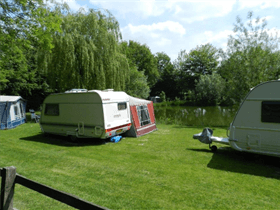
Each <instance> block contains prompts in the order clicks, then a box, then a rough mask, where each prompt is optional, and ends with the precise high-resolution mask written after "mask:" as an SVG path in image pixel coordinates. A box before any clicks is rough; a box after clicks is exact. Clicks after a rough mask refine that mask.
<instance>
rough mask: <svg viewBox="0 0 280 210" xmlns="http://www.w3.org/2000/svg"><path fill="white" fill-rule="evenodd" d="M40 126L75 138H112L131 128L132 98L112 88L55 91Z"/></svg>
mask: <svg viewBox="0 0 280 210" xmlns="http://www.w3.org/2000/svg"><path fill="white" fill-rule="evenodd" d="M40 126H41V130H42V132H43V133H51V134H57V135H63V136H70V137H71V138H72V140H75V139H76V138H89V137H90V138H102V139H105V138H108V137H112V136H115V135H117V134H121V133H124V132H126V131H127V130H129V129H130V127H131V120H130V107H129V97H128V95H127V94H126V93H125V92H121V91H113V90H111V89H108V90H103V91H100V90H90V91H87V90H84V89H82V90H81V91H79V90H77V89H74V90H73V91H66V92H65V93H58V94H52V95H49V96H48V97H47V98H46V99H45V100H44V103H43V109H42V114H41V118H40Z"/></svg>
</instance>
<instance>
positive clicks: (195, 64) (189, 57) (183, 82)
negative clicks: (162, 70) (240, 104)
mask: <svg viewBox="0 0 280 210" xmlns="http://www.w3.org/2000/svg"><path fill="white" fill-rule="evenodd" d="M218 59H219V55H218V49H216V48H215V47H214V46H213V45H211V44H205V45H201V46H197V47H196V48H195V49H193V50H191V51H190V53H189V54H186V52H185V51H181V53H180V54H179V56H178V59H177V60H176V61H175V68H177V69H176V71H177V76H178V78H177V80H178V83H179V86H180V88H181V98H182V97H183V96H184V95H186V93H187V92H188V91H189V90H194V88H195V81H196V80H199V77H200V75H208V74H209V75H211V74H212V72H215V71H216V70H217V66H218Z"/></svg>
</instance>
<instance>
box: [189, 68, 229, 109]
mask: <svg viewBox="0 0 280 210" xmlns="http://www.w3.org/2000/svg"><path fill="white" fill-rule="evenodd" d="M224 93H225V81H224V79H223V78H222V77H221V76H220V75H219V74H216V73H213V74H212V75H200V78H199V80H198V81H196V86H195V90H194V91H193V92H192V94H191V97H192V99H193V101H195V102H196V104H197V105H203V106H216V105H218V104H220V103H221V102H222V101H223V95H224Z"/></svg>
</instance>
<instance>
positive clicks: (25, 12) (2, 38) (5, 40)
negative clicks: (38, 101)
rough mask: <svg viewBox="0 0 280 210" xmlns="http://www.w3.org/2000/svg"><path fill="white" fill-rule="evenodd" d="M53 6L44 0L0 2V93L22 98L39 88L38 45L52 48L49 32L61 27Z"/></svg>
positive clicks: (9, 0)
mask: <svg viewBox="0 0 280 210" xmlns="http://www.w3.org/2000/svg"><path fill="white" fill-rule="evenodd" d="M55 5H56V6H58V7H60V6H59V5H57V4H55ZM55 9H56V8H50V6H48V5H46V4H44V3H43V1H36V2H35V1H31V0H21V1H19V0H2V1H0V57H1V62H0V74H1V78H0V79H1V84H0V89H1V90H2V94H21V95H22V96H23V97H25V96H27V95H30V94H31V92H32V90H34V89H36V88H38V84H37V80H36V73H37V66H36V62H37V59H36V56H35V55H36V53H37V49H38V48H39V47H40V48H41V49H44V50H46V51H50V50H51V49H52V48H53V45H52V34H53V33H54V32H56V31H59V30H60V22H61V18H60V17H59V16H58V15H57V14H56V12H54V11H55Z"/></svg>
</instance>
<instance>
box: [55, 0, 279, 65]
mask: <svg viewBox="0 0 280 210" xmlns="http://www.w3.org/2000/svg"><path fill="white" fill-rule="evenodd" d="M57 1H58V2H61V1H63V2H66V3H67V4H68V5H69V6H70V9H71V10H72V11H78V10H79V9H80V8H81V7H83V8H84V9H85V10H88V9H91V8H92V9H96V10H99V9H100V10H101V11H102V10H104V9H106V10H109V11H110V13H111V14H112V15H113V16H114V17H115V18H116V20H117V21H118V22H119V25H120V30H121V33H122V38H123V40H124V41H129V40H133V41H136V42H139V43H140V44H146V45H147V46H148V47H149V48H150V50H151V52H152V53H153V54H156V53H157V52H164V53H166V54H167V55H168V56H169V57H170V58H171V60H172V61H174V60H175V59H176V58H177V57H178V54H179V52H180V51H181V50H186V52H189V51H190V50H192V49H194V48H196V47H197V46H200V45H203V44H207V43H210V44H212V45H213V46H215V47H217V48H222V49H224V50H225V49H226V47H227V40H228V36H229V35H231V34H233V28H234V26H233V24H234V23H236V17H237V16H239V17H240V18H241V19H242V20H243V22H244V23H246V21H247V14H248V12H249V11H252V12H253V14H254V15H253V17H254V18H257V17H260V18H266V20H267V23H268V25H267V28H268V29H270V30H271V31H273V32H274V33H276V32H277V31H279V34H280V21H279V20H280V1H279V0H266V1H261V0H224V1H222V0H212V1H211V0H209V1H199V0H198V1H195V0H177V1H176V0H169V1H167V0H150V1H148V0H103V1H95V0H57Z"/></svg>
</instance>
